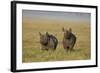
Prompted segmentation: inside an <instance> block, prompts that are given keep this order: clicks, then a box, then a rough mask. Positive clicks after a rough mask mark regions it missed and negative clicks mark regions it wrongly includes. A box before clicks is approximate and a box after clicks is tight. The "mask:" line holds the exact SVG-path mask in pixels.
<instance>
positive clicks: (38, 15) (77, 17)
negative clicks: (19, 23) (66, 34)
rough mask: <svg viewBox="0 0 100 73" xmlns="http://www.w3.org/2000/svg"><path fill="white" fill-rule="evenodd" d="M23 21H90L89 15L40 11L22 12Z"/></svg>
mask: <svg viewBox="0 0 100 73" xmlns="http://www.w3.org/2000/svg"><path fill="white" fill-rule="evenodd" d="M22 16H23V19H25V18H26V19H32V20H33V19H49V20H65V21H67V20H71V21H88V22H89V21H90V18H91V14H90V13H79V12H60V11H59V12H58V11H40V10H23V11H22Z"/></svg>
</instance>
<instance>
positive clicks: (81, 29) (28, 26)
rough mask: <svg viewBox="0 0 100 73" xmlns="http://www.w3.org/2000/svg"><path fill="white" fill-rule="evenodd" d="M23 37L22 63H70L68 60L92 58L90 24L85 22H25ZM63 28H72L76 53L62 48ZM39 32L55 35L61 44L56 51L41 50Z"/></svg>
mask: <svg viewBox="0 0 100 73" xmlns="http://www.w3.org/2000/svg"><path fill="white" fill-rule="evenodd" d="M22 24H23V25H22V26H23V30H22V31H23V35H22V38H23V40H22V43H23V49H22V61H23V62H25V63H30V62H45V61H65V60H66V61H68V60H87V59H90V58H91V47H90V46H91V45H90V43H91V41H90V39H91V38H90V30H91V29H90V23H89V22H84V21H79V22H76V21H52V20H42V19H41V20H38V19H36V20H28V19H26V20H23V23H22ZM62 27H64V28H66V29H68V28H72V32H73V33H74V34H75V35H76V37H77V41H76V44H75V46H74V51H72V52H66V51H65V50H64V48H63V46H62V39H63V32H62ZM39 32H41V33H42V34H45V32H48V33H49V34H53V35H54V36H56V37H57V39H58V41H59V43H58V46H57V48H56V50H55V51H52V50H48V51H43V50H41V49H40V48H41V45H40V43H39V40H40V38H39V37H40V35H39Z"/></svg>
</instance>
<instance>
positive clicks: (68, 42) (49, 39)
mask: <svg viewBox="0 0 100 73" xmlns="http://www.w3.org/2000/svg"><path fill="white" fill-rule="evenodd" d="M62 31H63V32H64V36H63V40H62V44H63V48H64V49H65V50H66V51H69V50H70V51H71V50H73V47H74V45H75V43H76V36H75V35H74V34H73V33H72V29H71V28H69V30H67V29H64V28H62ZM39 34H40V44H41V49H42V50H49V49H52V50H56V47H57V45H58V40H57V38H56V37H55V36H53V35H51V34H49V33H48V32H46V34H41V33H40V32H39Z"/></svg>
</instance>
